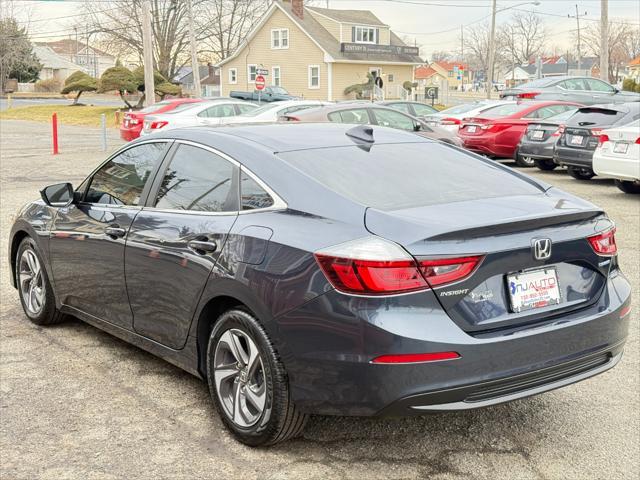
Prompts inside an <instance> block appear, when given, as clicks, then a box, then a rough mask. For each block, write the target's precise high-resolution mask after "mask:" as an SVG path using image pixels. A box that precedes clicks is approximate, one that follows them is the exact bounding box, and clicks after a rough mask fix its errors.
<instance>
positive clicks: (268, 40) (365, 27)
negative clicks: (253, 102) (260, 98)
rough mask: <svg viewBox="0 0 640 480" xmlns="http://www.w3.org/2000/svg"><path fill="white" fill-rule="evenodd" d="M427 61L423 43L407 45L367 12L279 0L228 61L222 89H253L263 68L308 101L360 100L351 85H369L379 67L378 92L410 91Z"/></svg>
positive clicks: (223, 65)
mask: <svg viewBox="0 0 640 480" xmlns="http://www.w3.org/2000/svg"><path fill="white" fill-rule="evenodd" d="M420 63H422V60H421V59H420V56H419V51H418V48H416V47H409V46H407V45H405V44H404V43H403V42H402V40H400V38H398V36H397V35H396V34H394V33H393V32H392V31H391V30H390V28H389V26H388V25H386V24H384V23H382V22H381V21H380V20H379V19H378V18H377V17H376V16H375V15H374V14H373V13H371V12H370V11H368V10H334V9H326V8H315V7H305V6H304V5H303V1H302V0H290V1H282V0H275V1H274V2H273V3H272V4H271V6H270V7H269V9H268V10H267V12H266V13H265V14H264V16H263V17H262V19H261V20H260V22H259V23H258V25H257V26H256V27H255V28H254V29H253V30H252V31H251V32H250V33H249V34H248V35H247V38H246V39H245V40H244V42H243V43H242V44H241V45H240V47H239V48H238V49H237V50H236V51H235V52H234V53H233V55H231V56H229V57H228V58H226V59H224V60H222V61H221V62H220V63H219V64H218V66H219V67H220V86H221V93H220V94H221V95H229V92H230V91H232V90H243V91H253V90H254V87H255V78H256V75H257V71H258V70H265V71H267V72H268V76H266V82H267V85H275V86H281V87H284V88H285V89H287V90H288V91H289V93H290V94H292V95H297V96H300V97H303V98H305V99H316V100H329V101H332V100H344V99H352V98H354V94H349V95H347V94H345V93H344V90H345V89H346V88H347V87H348V86H350V85H353V84H357V83H366V82H367V74H368V73H369V72H374V73H375V75H376V76H379V77H380V78H381V79H382V88H381V89H376V92H375V93H376V95H377V96H378V98H380V97H384V98H400V97H403V96H404V95H406V91H405V90H404V89H403V87H402V84H403V83H404V82H406V81H413V71H414V67H415V66H416V65H418V64H420Z"/></svg>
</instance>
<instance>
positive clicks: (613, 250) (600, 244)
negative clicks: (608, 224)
mask: <svg viewBox="0 0 640 480" xmlns="http://www.w3.org/2000/svg"><path fill="white" fill-rule="evenodd" d="M587 240H589V243H590V244H591V248H593V251H594V252H596V253H597V254H598V255H605V256H613V255H615V254H617V253H618V246H617V245H616V229H615V228H612V229H611V230H607V231H606V232H604V233H599V234H598V235H594V236H592V237H587Z"/></svg>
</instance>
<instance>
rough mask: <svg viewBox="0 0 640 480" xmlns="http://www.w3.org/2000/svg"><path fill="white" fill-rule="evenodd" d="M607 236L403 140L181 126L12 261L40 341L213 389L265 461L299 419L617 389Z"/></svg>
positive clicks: (295, 129)
mask: <svg viewBox="0 0 640 480" xmlns="http://www.w3.org/2000/svg"><path fill="white" fill-rule="evenodd" d="M614 232H615V229H614V226H613V223H612V222H611V221H610V220H609V219H608V218H607V216H606V215H605V214H604V212H603V211H602V210H600V209H599V208H597V207H595V206H593V205H592V204H590V203H588V202H586V201H584V200H581V199H579V198H577V197H574V196H572V195H569V194H568V193H565V192H562V191H560V190H558V189H556V188H553V187H551V186H550V185H546V184H544V183H540V182H538V181H536V180H534V179H532V178H529V177H527V176H524V175H522V174H520V173H518V172H515V171H512V170H510V169H509V168H507V167H504V166H501V165H499V164H497V163H495V162H493V161H491V160H488V159H483V158H482V157H479V156H477V155H474V154H470V153H467V152H464V151H463V150H461V149H458V148H456V147H454V146H451V145H446V144H443V143H441V142H436V141H432V140H428V139H426V138H422V137H419V136H416V135H414V134H412V133H408V132H403V131H398V130H392V129H388V128H383V127H370V126H355V127H354V126H352V125H342V124H279V125H277V124H276V125H263V126H255V125H250V126H241V127H222V128H216V129H212V128H209V127H193V128H185V129H175V130H170V131H168V132H167V133H166V134H164V136H162V134H159V135H157V136H154V137H152V138H145V139H140V140H136V141H134V142H131V143H129V144H127V145H126V146H125V147H123V148H122V149H120V150H119V151H118V152H116V153H115V154H113V155H112V156H111V157H109V158H108V159H107V160H106V161H105V162H104V163H102V164H101V165H100V166H99V167H98V168H97V169H96V170H95V171H94V172H93V173H92V174H91V175H89V177H88V178H87V179H86V180H85V181H83V182H82V183H81V184H80V185H79V186H78V187H76V188H75V189H72V187H71V185H70V184H68V183H67V184H58V185H52V186H49V187H47V188H45V189H44V190H43V191H42V200H37V201H34V202H32V203H29V204H28V205H26V206H25V207H23V208H22V210H21V211H20V212H19V213H18V215H17V219H16V221H15V223H14V225H13V227H12V229H11V232H10V235H9V245H10V250H9V259H10V262H11V266H12V272H13V274H12V281H13V284H14V285H15V286H16V288H18V290H19V296H20V301H21V302H22V306H23V308H24V311H25V314H26V315H27V317H28V318H29V319H31V320H32V321H33V322H34V323H36V324H39V325H47V324H52V323H56V322H59V321H60V320H62V319H63V317H64V315H65V314H70V315H74V316H77V317H79V318H81V319H82V320H84V321H86V322H88V323H90V324H92V325H95V326H96V327H98V328H101V329H103V330H105V331H107V332H110V333H112V334H113V335H115V336H118V337H120V338H123V339H124V340H126V341H128V342H130V343H133V344H134V345H137V346H139V347H140V348H143V349H145V350H148V351H150V352H152V353H154V354H156V355H158V356H160V357H162V358H165V359H167V360H168V361H170V362H172V363H174V364H175V365H177V366H179V367H181V368H183V369H185V370H186V371H188V372H191V373H192V374H194V375H196V376H198V377H201V378H203V379H206V380H207V382H208V384H209V388H210V391H211V396H212V398H213V401H214V403H215V405H216V407H217V409H218V411H219V413H220V416H221V418H222V420H223V422H224V424H225V425H226V426H227V427H228V428H229V429H230V430H231V432H233V434H234V435H235V436H236V437H237V438H238V439H240V440H241V441H242V442H245V443H247V444H249V445H262V444H268V443H275V442H278V441H282V440H285V439H287V438H290V437H292V436H295V435H297V434H298V433H300V432H301V430H302V428H303V427H304V424H305V421H306V419H307V416H308V415H309V414H327V415H411V414H419V413H425V412H434V411H435V412H437V411H450V410H464V409H469V408H476V407H485V406H488V405H494V404H498V403H502V402H506V401H510V400H514V399H517V398H522V397H526V396H529V395H533V394H537V393H541V392H544V391H547V390H551V389H554V388H558V387H562V386H564V385H568V384H571V383H574V382H577V381H580V380H583V379H586V378H588V377H591V376H593V375H596V374H598V373H601V372H604V371H606V370H608V369H610V368H611V367H613V366H614V365H616V363H617V362H618V361H619V360H620V358H621V356H622V352H623V346H624V343H625V339H626V338H627V329H628V321H629V310H630V298H629V296H630V285H629V283H628V282H627V280H626V279H625V277H624V275H623V274H622V273H621V271H620V269H619V267H618V260H617V256H616V246H615V239H614ZM53 334H55V332H54V333H53ZM96 381H98V379H96Z"/></svg>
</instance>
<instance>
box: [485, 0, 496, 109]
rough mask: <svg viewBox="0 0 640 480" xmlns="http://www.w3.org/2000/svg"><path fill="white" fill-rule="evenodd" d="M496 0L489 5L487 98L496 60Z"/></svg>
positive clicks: (489, 93)
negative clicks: (489, 31)
mask: <svg viewBox="0 0 640 480" xmlns="http://www.w3.org/2000/svg"><path fill="white" fill-rule="evenodd" d="M496 8H497V7H496V0H493V2H492V6H491V34H490V36H489V65H488V66H487V75H486V77H487V98H491V90H492V89H493V67H494V63H495V61H496Z"/></svg>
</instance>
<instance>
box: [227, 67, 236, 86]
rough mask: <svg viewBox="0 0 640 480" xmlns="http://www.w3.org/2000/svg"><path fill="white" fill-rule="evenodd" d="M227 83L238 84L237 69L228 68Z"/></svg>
mask: <svg viewBox="0 0 640 480" xmlns="http://www.w3.org/2000/svg"><path fill="white" fill-rule="evenodd" d="M229 83H238V69H237V68H230V69H229Z"/></svg>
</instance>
